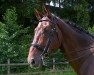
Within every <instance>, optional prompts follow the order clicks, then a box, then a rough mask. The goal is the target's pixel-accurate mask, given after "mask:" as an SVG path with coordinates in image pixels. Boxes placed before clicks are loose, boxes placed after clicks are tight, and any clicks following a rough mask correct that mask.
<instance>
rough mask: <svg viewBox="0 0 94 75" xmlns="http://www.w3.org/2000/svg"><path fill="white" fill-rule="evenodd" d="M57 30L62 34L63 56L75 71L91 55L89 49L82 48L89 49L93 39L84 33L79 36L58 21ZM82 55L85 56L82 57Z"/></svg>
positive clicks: (62, 22)
mask: <svg viewBox="0 0 94 75" xmlns="http://www.w3.org/2000/svg"><path fill="white" fill-rule="evenodd" d="M58 28H59V29H60V30H61V32H62V46H63V47H64V50H65V55H66V56H67V58H68V60H69V61H70V63H71V65H72V66H73V68H74V69H75V70H76V71H77V70H78V69H79V68H80V66H81V65H82V63H84V61H85V60H86V59H87V57H88V55H89V54H90V53H91V52H90V50H89V49H88V50H87V49H84V48H88V47H90V45H91V42H92V40H93V38H92V37H91V36H89V35H88V34H86V33H82V34H80V33H78V32H76V31H75V30H73V29H72V28H71V27H70V26H69V25H68V24H66V23H65V22H64V21H61V20H60V19H59V20H58ZM61 49H62V48H61ZM82 49H83V51H81V52H79V50H82ZM83 54H85V55H84V56H83ZM81 56H82V57H81ZM77 58H79V59H77ZM73 59H74V60H73ZM75 59H77V60H75ZM72 60H73V61H72Z"/></svg>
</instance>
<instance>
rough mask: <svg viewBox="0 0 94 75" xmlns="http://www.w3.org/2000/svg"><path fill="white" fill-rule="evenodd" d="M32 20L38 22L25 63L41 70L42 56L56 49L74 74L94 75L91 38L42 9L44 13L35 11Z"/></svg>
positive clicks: (93, 48) (93, 50)
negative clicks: (34, 16)
mask: <svg viewBox="0 0 94 75" xmlns="http://www.w3.org/2000/svg"><path fill="white" fill-rule="evenodd" d="M36 17H37V19H38V20H39V23H38V25H37V27H36V28H35V30H34V31H35V33H34V39H33V42H32V45H31V46H30V49H29V53H28V58H27V59H28V63H29V64H30V65H32V66H35V67H42V66H43V56H44V55H45V54H47V53H48V54H51V53H52V52H54V51H55V50H56V49H57V48H59V49H60V50H61V52H62V53H64V54H65V57H66V58H67V60H68V61H69V63H70V65H71V66H72V68H73V69H74V71H75V72H76V73H77V75H94V36H92V35H91V34H89V33H88V32H86V31H85V30H84V29H82V28H81V27H78V26H77V25H76V24H75V23H72V22H69V21H67V22H66V21H64V20H63V19H61V18H59V17H57V16H55V15H53V14H52V13H51V12H50V11H49V10H48V9H44V14H43V13H40V12H39V11H38V10H36Z"/></svg>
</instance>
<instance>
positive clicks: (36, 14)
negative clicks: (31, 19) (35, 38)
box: [35, 9, 43, 20]
mask: <svg viewBox="0 0 94 75" xmlns="http://www.w3.org/2000/svg"><path fill="white" fill-rule="evenodd" d="M35 16H36V17H37V19H38V20H40V19H41V18H42V17H43V15H42V14H41V13H40V12H39V11H38V10H37V9H35Z"/></svg>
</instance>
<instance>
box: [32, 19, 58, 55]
mask: <svg viewBox="0 0 94 75" xmlns="http://www.w3.org/2000/svg"><path fill="white" fill-rule="evenodd" d="M54 19H55V17H53V18H52V21H50V22H51V23H52V25H51V31H50V33H49V35H48V39H47V42H46V46H45V47H42V46H40V45H39V44H32V46H33V47H35V48H36V49H38V50H40V51H43V52H42V54H41V55H40V56H43V55H45V54H46V53H48V48H49V46H50V44H51V40H52V38H53V33H54V32H56V34H57V36H58V33H57V31H56V27H55V25H56V23H55V22H54ZM42 21H48V20H42V19H41V20H39V22H42Z"/></svg>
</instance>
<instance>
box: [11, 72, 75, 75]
mask: <svg viewBox="0 0 94 75" xmlns="http://www.w3.org/2000/svg"><path fill="white" fill-rule="evenodd" d="M10 75H76V73H74V72H72V71H70V72H68V71H66V72H62V71H53V72H49V71H48V72H33V73H19V74H10Z"/></svg>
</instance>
